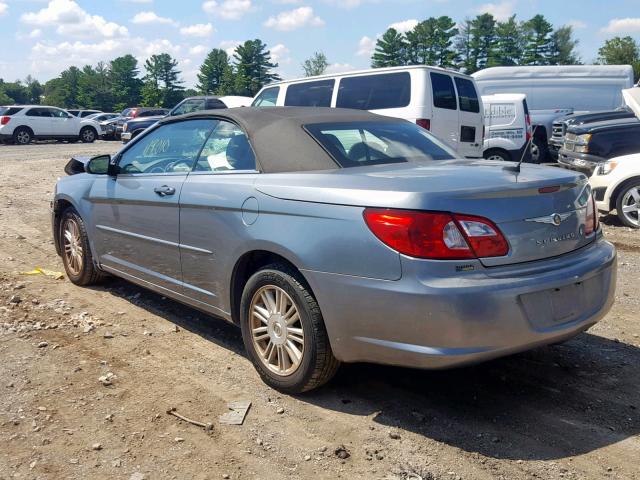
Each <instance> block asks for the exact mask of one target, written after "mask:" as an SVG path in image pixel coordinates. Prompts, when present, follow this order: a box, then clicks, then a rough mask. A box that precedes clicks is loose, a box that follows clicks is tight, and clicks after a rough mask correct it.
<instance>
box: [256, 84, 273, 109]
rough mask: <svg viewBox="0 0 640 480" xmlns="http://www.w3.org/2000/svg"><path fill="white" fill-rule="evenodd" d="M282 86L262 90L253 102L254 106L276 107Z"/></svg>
mask: <svg viewBox="0 0 640 480" xmlns="http://www.w3.org/2000/svg"><path fill="white" fill-rule="evenodd" d="M279 93H280V87H271V88H267V89H265V90H263V91H262V93H261V94H260V95H258V96H257V97H256V99H255V100H254V101H253V103H252V104H251V106H252V107H275V106H276V105H277V103H278V94H279Z"/></svg>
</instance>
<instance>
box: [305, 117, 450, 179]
mask: <svg viewBox="0 0 640 480" xmlns="http://www.w3.org/2000/svg"><path fill="white" fill-rule="evenodd" d="M304 129H305V130H306V131H307V132H309V134H311V136H312V137H313V138H315V139H316V141H317V142H318V143H320V144H321V145H322V146H323V147H324V149H325V150H327V151H328V152H329V153H330V154H331V156H332V157H333V158H334V160H335V161H336V162H337V163H338V164H339V165H340V166H341V167H343V168H348V167H360V166H364V165H381V164H387V163H406V162H417V161H424V160H449V159H452V158H455V153H454V152H453V151H452V150H450V149H449V147H447V146H445V145H444V144H443V143H441V142H440V141H439V140H437V139H436V138H434V137H433V136H432V135H430V134H429V133H427V132H426V131H425V130H424V129H423V128H421V127H419V126H417V125H414V124H412V123H408V122H407V123H403V122H398V123H389V122H347V123H316V124H311V125H305V126H304Z"/></svg>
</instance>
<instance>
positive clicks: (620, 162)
mask: <svg viewBox="0 0 640 480" xmlns="http://www.w3.org/2000/svg"><path fill="white" fill-rule="evenodd" d="M589 183H590V184H591V186H592V188H593V193H594V196H595V199H596V205H597V207H598V210H600V211H602V212H606V213H609V212H612V211H614V210H615V211H616V215H617V216H618V218H619V219H620V221H621V222H622V223H623V224H625V225H626V226H627V227H631V228H640V153H634V154H632V155H624V156H622V157H614V158H611V159H609V160H607V161H606V162H604V163H601V164H600V165H598V167H597V168H596V169H595V171H594V173H593V175H592V176H591V178H590V179H589Z"/></svg>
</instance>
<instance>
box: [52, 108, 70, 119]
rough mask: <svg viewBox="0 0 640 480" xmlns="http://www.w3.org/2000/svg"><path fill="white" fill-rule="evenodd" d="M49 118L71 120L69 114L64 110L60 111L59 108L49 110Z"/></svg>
mask: <svg viewBox="0 0 640 480" xmlns="http://www.w3.org/2000/svg"><path fill="white" fill-rule="evenodd" d="M48 110H49V116H50V117H53V118H69V115H67V112H65V111H64V110H58V109H57V108H49V109H48Z"/></svg>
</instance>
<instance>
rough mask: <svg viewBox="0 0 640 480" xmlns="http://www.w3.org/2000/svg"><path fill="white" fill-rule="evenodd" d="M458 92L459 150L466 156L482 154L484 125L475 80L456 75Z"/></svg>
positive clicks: (455, 80)
mask: <svg viewBox="0 0 640 480" xmlns="http://www.w3.org/2000/svg"><path fill="white" fill-rule="evenodd" d="M454 82H455V86H456V92H457V93H458V106H459V108H458V124H459V125H460V135H459V145H460V146H459V148H458V151H459V152H460V153H461V154H462V155H464V156H465V157H481V156H482V141H483V139H482V133H483V132H482V126H483V118H482V115H481V114H480V100H479V98H478V92H477V91H476V87H475V86H474V85H473V82H472V81H471V80H469V79H468V78H463V77H454Z"/></svg>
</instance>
